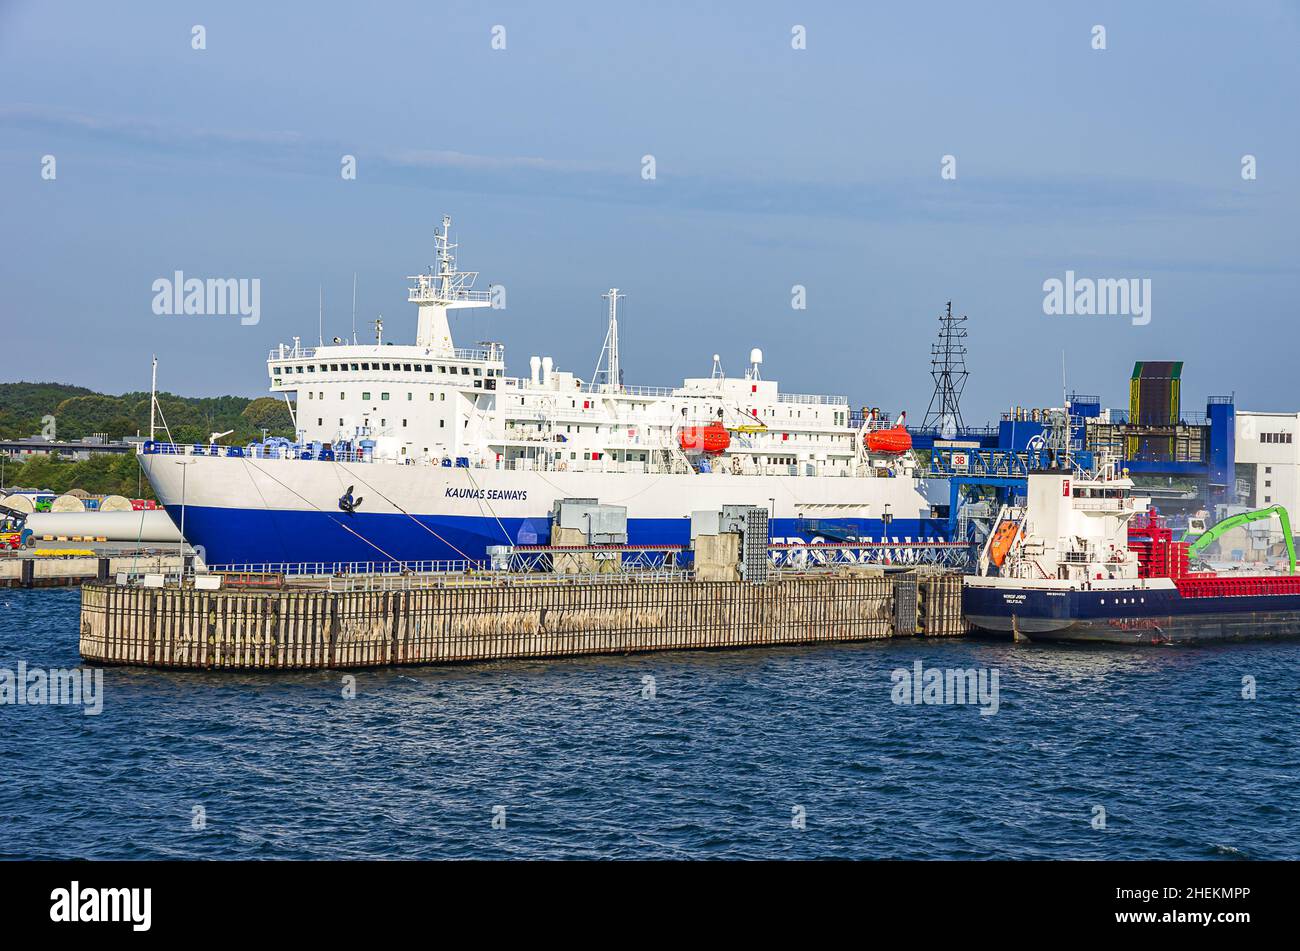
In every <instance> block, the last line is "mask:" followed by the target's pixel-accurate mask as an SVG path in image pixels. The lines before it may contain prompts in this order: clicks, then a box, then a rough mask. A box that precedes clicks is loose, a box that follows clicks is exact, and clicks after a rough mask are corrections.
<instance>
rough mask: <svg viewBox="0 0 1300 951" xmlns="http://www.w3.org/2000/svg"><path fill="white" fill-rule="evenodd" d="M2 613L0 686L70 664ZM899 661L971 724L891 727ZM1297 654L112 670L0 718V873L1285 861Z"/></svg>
mask: <svg viewBox="0 0 1300 951" xmlns="http://www.w3.org/2000/svg"><path fill="white" fill-rule="evenodd" d="M6 597H7V600H8V604H9V606H8V607H7V608H6V609H4V610H3V612H2V613H0V667H5V668H10V669H13V668H14V667H16V665H17V663H18V661H20V660H23V661H26V662H27V664H28V665H29V667H42V668H49V667H70V666H75V665H76V664H77V663H78V658H77V655H76V629H77V594H76V592H75V591H32V592H27V591H15V592H9V593H8V594H7V596H6ZM918 660H919V661H922V662H923V663H924V664H925V665H926V666H928V667H954V668H969V667H976V668H996V669H997V670H998V671H999V677H1000V681H999V682H1000V696H999V701H1000V709H999V712H998V713H997V714H996V715H994V716H981V715H980V714H979V712H978V710H977V709H976V708H975V707H972V706H913V707H906V706H896V705H895V704H893V703H892V702H891V700H890V690H891V686H892V683H891V680H890V672H891V671H893V670H894V669H896V668H900V667H901V668H905V669H910V668H911V666H912V664H913V663H914V662H915V661H918ZM1297 661H1300V645H1297V644H1278V643H1270V644H1260V645H1231V646H1223V647H1203V648H1185V649H1184V648H1169V649H1160V650H1150V649H1148V650H1139V649H1127V648H1120V649H1088V648H1078V647H1068V646H1063V647H1042V646H1028V647H1023V646H1013V645H1006V644H994V643H978V642H950V643H927V642H923V641H916V640H909V641H900V642H886V643H874V644H864V645H831V646H823V647H813V648H807V649H798V650H796V649H775V650H766V651H764V650H752V651H735V652H708V653H703V652H701V653H677V654H649V655H640V656H635V657H607V658H584V659H578V660H564V661H560V660H547V661H520V662H512V663H499V664H479V665H467V666H458V667H443V668H434V667H430V668H420V669H410V670H400V671H369V672H362V673H358V674H356V687H357V696H356V699H352V700H348V699H344V697H343V679H342V677H343V675H342V674H341V673H339V672H314V673H295V674H282V675H265V676H256V675H244V674H235V675H219V674H202V673H181V672H174V673H169V672H154V671H139V670H118V669H113V670H108V671H105V706H104V712H103V714H102V715H101V716H98V717H86V716H83V715H82V714H81V713H80V711H79V710H76V709H73V708H60V707H26V706H24V707H18V706H4V707H0V777H3V779H0V816H3V817H4V820H5V829H6V833H7V835H6V839H5V844H4V847H3V851H2V852H0V857H4V858H16V857H30V856H38V857H55V858H61V857H85V858H127V859H149V858H152V859H175V858H271V859H281V858H285V859H294V858H344V859H348V858H356V859H373V858H536V857H563V858H594V857H615V858H688V857H694V858H764V857H780V858H801V857H830V858H972V859H974V858H1080V859H1106V858H1185V859H1202V858H1219V859H1223V860H1226V861H1233V860H1241V859H1277V858H1282V859H1294V858H1297V857H1300V828H1297V826H1296V824H1295V823H1294V822H1292V821H1290V817H1291V816H1293V815H1294V814H1295V812H1296V806H1297V801H1296V800H1297V793H1296V789H1297V779H1298V778H1300V768H1298V767H1300V762H1298V760H1300V758H1298V757H1297V750H1296V741H1295V739H1294V736H1295V722H1296V721H1295V711H1296V709H1297V700H1298V699H1300V696H1298V695H1297V687H1296V684H1295V679H1294V670H1295V669H1296V666H1297ZM1246 675H1250V676H1252V677H1254V678H1255V681H1256V684H1257V689H1258V697H1257V699H1254V700H1245V699H1243V698H1242V695H1241V693H1242V677H1243V676H1246ZM646 677H653V678H654V680H653V683H654V687H655V696H654V697H653V699H643V697H642V690H643V684H644V680H643V678H646ZM1098 807H1100V808H1101V809H1104V814H1105V825H1104V827H1095V825H1096V816H1097V814H1098V813H1097V810H1098ZM198 810H201V812H198ZM200 814H201V816H202V818H203V822H202V823H196V821H195V817H196V815H200ZM494 819H495V820H496V825H497V826H500V825H501V824H502V822H504V828H497V827H494ZM800 824H802V825H803V828H802V829H800V828H798V826H799V825H800Z"/></svg>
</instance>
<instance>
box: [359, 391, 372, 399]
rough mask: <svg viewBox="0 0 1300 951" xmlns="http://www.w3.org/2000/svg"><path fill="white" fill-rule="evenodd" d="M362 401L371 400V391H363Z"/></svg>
mask: <svg viewBox="0 0 1300 951" xmlns="http://www.w3.org/2000/svg"><path fill="white" fill-rule="evenodd" d="M361 399H362V400H369V399H370V391H369V390H366V391H363V392H362V394H361Z"/></svg>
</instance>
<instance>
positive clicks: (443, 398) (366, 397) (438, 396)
mask: <svg viewBox="0 0 1300 951" xmlns="http://www.w3.org/2000/svg"><path fill="white" fill-rule="evenodd" d="M371 395H372V394H371V392H370V390H362V391H361V401H362V402H363V403H369V402H370V397H371ZM390 396H391V394H390V393H388V392H387V391H381V392H380V394H379V399H380V400H387V399H388V398H389V397H390ZM347 398H348V394H347V391H346V390H340V391H339V399H341V400H345V399H347ZM307 399H309V400H318V399H319V400H323V399H325V391H324V390H321V391H319V392H317V391H315V390H308V391H307ZM406 399H407V401H408V402H409V401H411V400H414V399H415V394H414V393H412V392H411V391H410V390H407V391H406ZM434 400H437V401H438V402H440V403H445V402H447V393H446V391H445V390H444V391H442V392H440V393H430V394H429V402H430V403H432V402H433V401H434Z"/></svg>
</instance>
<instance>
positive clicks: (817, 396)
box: [776, 393, 849, 406]
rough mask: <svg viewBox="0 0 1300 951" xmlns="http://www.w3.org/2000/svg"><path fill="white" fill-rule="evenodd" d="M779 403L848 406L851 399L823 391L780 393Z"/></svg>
mask: <svg viewBox="0 0 1300 951" xmlns="http://www.w3.org/2000/svg"><path fill="white" fill-rule="evenodd" d="M776 401H777V402H778V403H805V404H812V405H814V406H847V405H848V403H849V401H848V398H847V397H844V396H828V395H825V394H822V393H778V394H777V395H776Z"/></svg>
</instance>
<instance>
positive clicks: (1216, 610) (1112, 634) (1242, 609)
mask: <svg viewBox="0 0 1300 951" xmlns="http://www.w3.org/2000/svg"><path fill="white" fill-rule="evenodd" d="M962 610H963V612H964V614H965V616H966V619H967V620H968V621H969V622H970V623H971V624H972V625H973V626H974V627H975V629H976V630H977V632H982V633H984V634H989V635H994V636H1016V635H1019V636H1021V637H1024V638H1027V639H1028V640H1031V641H1076V642H1081V643H1104V644H1130V645H1142V644H1153V645H1164V644H1185V643H1195V642H1209V641H1243V640H1268V639H1278V638H1296V637H1300V595H1291V594H1277V595H1259V596H1237V597H1184V596H1183V595H1181V594H1180V593H1179V592H1178V590H1177V588H1176V587H1172V586H1171V587H1141V588H1128V589H1125V588H1109V589H1106V590H1087V591H1083V590H1070V589H1056V590H1053V589H1043V588H1020V587H1016V586H1014V585H1008V586H987V587H984V586H974V585H971V584H967V585H966V586H965V587H964V588H963V591H962Z"/></svg>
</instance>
